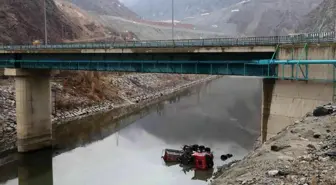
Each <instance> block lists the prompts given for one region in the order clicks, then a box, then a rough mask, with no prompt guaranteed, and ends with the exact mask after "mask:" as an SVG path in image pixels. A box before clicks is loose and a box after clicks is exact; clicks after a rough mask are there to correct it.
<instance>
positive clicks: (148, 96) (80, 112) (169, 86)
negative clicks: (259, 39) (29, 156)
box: [0, 74, 218, 153]
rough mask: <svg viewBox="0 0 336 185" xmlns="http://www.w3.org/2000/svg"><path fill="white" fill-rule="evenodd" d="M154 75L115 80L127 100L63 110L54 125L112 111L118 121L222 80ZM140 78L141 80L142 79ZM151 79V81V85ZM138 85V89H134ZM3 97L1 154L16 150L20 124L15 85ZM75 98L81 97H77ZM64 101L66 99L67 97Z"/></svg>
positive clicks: (0, 115) (53, 117) (5, 87)
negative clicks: (138, 111) (175, 96)
mask: <svg viewBox="0 0 336 185" xmlns="http://www.w3.org/2000/svg"><path fill="white" fill-rule="evenodd" d="M152 76H153V75H152V74H145V75H143V76H139V75H138V74H128V75H124V76H122V77H119V78H118V77H116V78H113V80H114V82H115V81H118V83H119V84H121V86H120V87H119V93H118V95H119V96H118V97H119V98H121V99H123V100H124V101H114V100H106V99H105V100H104V101H98V102H97V103H94V104H88V103H83V104H82V105H83V106H81V104H79V106H76V107H74V108H73V109H71V110H69V109H60V110H57V111H56V112H55V113H54V114H53V116H52V122H53V124H61V123H66V122H68V121H71V120H75V119H81V118H84V117H87V116H90V115H93V114H97V113H102V112H108V111H115V112H116V114H115V115H114V116H113V119H118V118H120V117H123V116H126V115H127V114H130V113H132V112H133V111H136V110H139V109H141V108H143V107H145V106H148V105H150V104H153V103H156V102H158V101H161V100H162V99H164V98H166V97H167V96H169V95H171V94H174V93H177V92H179V91H182V90H184V89H187V88H189V87H191V86H194V85H196V84H200V83H203V82H206V81H210V80H213V79H215V78H218V76H204V75H202V76H196V75H195V76H191V77H190V76H189V77H188V78H187V79H185V78H182V77H179V79H180V80H174V79H170V80H169V79H167V75H165V76H163V77H166V79H165V78H160V79H162V80H161V81H160V80H156V81H154V80H153V77H152ZM175 76H176V75H175ZM168 77H169V76H168ZM139 78H141V79H142V80H139ZM130 79H131V80H130ZM134 79H137V81H135V80H134ZM158 79H159V78H158ZM109 80H110V79H109ZM149 80H151V81H150V82H148V81H149ZM139 81H140V82H139ZM131 82H132V83H131ZM160 82H161V83H160ZM112 83H113V82H112ZM135 84H136V86H137V87H134V86H135ZM55 86H56V88H55ZM57 88H59V89H61V88H63V87H62V86H61V85H60V84H59V83H58V84H53V90H55V89H56V91H57ZM132 90H133V91H134V92H133V93H129V91H132ZM60 92H62V91H60ZM64 94H65V95H64ZM64 94H63V95H62V96H69V95H67V93H64ZM0 95H1V96H0V98H1V101H4V102H5V103H3V105H5V106H3V107H2V108H3V109H4V110H5V111H3V112H2V114H0V120H1V118H2V120H5V123H4V125H5V126H4V127H3V129H2V130H1V131H0V153H4V152H5V151H8V150H12V149H15V147H16V145H15V142H16V122H15V109H14V107H15V101H14V87H13V85H11V84H7V85H4V86H2V88H1V91H0ZM75 95H76V94H75ZM74 97H75V98H78V97H76V96H74ZM60 98H61V99H64V97H60ZM79 98H80V97H79ZM68 99H69V98H68ZM83 99H85V97H82V98H81V100H80V101H83ZM74 100H76V99H74V98H73V99H71V101H69V103H71V102H73V101H74ZM120 102H121V103H120ZM56 103H57V102H56ZM6 105H7V106H6Z"/></svg>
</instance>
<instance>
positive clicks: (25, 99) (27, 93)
mask: <svg viewBox="0 0 336 185" xmlns="http://www.w3.org/2000/svg"><path fill="white" fill-rule="evenodd" d="M5 75H7V76H14V77H15V93H16V122H17V148H18V151H19V152H28V151H33V150H38V149H42V148H45V147H50V146H51V141H52V127H51V126H52V125H51V87H50V71H49V70H23V69H5Z"/></svg>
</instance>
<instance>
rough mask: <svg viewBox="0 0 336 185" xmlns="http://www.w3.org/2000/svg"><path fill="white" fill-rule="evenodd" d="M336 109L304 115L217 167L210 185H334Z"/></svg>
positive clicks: (322, 109)
mask: <svg viewBox="0 0 336 185" xmlns="http://www.w3.org/2000/svg"><path fill="white" fill-rule="evenodd" d="M335 133H336V106H334V105H331V104H330V105H325V106H323V107H319V108H316V109H315V110H314V111H313V112H312V113H308V114H307V115H306V116H305V117H304V118H302V119H301V120H297V121H295V124H293V125H290V126H288V127H287V128H285V129H284V130H283V131H281V132H280V133H278V135H277V136H275V137H273V138H271V139H270V140H269V141H267V142H266V143H264V144H263V145H261V146H258V147H257V148H256V149H255V150H254V151H252V152H251V153H250V154H249V155H248V156H246V157H245V158H244V159H242V160H240V161H232V162H230V163H229V164H227V165H224V166H222V167H220V168H219V172H218V173H217V174H216V175H215V176H216V178H215V180H214V182H213V183H212V184H213V185H233V184H245V185H252V184H256V185H261V184H276V185H335V184H336V175H335V170H336V134H335Z"/></svg>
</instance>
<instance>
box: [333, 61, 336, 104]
mask: <svg viewBox="0 0 336 185" xmlns="http://www.w3.org/2000/svg"><path fill="white" fill-rule="evenodd" d="M335 69H336V64H334V65H333V102H334V103H335V102H336V71H335Z"/></svg>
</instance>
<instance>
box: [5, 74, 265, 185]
mask: <svg viewBox="0 0 336 185" xmlns="http://www.w3.org/2000/svg"><path fill="white" fill-rule="evenodd" d="M260 107H261V81H260V80H258V79H248V78H231V77H224V78H220V79H217V80H214V81H212V82H208V83H204V84H201V85H199V86H196V87H193V88H190V89H188V90H186V91H183V92H181V93H180V94H179V95H177V96H175V97H173V98H170V99H168V100H166V101H163V102H161V103H159V104H156V105H153V106H150V107H148V108H146V109H144V110H142V111H140V112H137V113H134V114H133V115H131V116H128V117H127V118H124V119H122V120H120V121H117V122H114V121H111V119H112V118H111V116H110V113H104V114H100V115H95V116H91V117H89V118H86V119H83V120H77V121H73V122H70V123H68V124H63V125H60V126H57V127H55V128H54V135H53V138H54V144H55V147H54V148H53V150H44V151H40V152H35V153H32V154H25V155H19V154H13V155H14V156H15V158H16V160H14V161H13V162H11V163H8V164H7V165H4V166H2V167H0V184H5V185H17V184H19V185H91V184H97V185H98V184H99V185H110V184H117V185H134V184H138V185H173V184H184V185H205V184H208V182H207V181H208V180H209V178H211V175H212V171H208V172H201V171H196V172H195V171H192V170H191V171H188V170H186V171H183V169H182V168H181V167H180V166H179V165H174V166H166V165H165V164H164V163H163V161H162V159H161V154H162V150H163V149H165V148H176V149H179V148H181V146H182V145H184V144H202V145H206V146H209V147H210V148H211V149H212V151H213V152H214V156H215V160H214V162H215V166H220V165H223V164H225V163H227V162H229V161H231V160H235V159H241V158H242V157H244V156H245V155H246V154H247V153H248V152H249V151H250V150H251V149H252V148H253V144H254V142H255V140H256V139H257V138H258V136H259V134H260V110H261V108H260ZM227 153H231V154H233V156H234V157H233V158H231V159H230V160H228V161H225V162H223V161H221V160H220V155H222V154H227Z"/></svg>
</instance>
